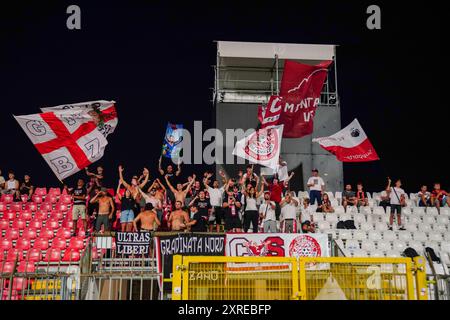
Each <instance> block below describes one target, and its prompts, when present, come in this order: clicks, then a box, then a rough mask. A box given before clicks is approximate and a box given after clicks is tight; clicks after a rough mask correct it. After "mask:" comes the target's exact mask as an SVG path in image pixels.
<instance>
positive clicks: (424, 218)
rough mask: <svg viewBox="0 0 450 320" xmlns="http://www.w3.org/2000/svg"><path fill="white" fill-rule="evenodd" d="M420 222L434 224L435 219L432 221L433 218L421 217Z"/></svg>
mask: <svg viewBox="0 0 450 320" xmlns="http://www.w3.org/2000/svg"><path fill="white" fill-rule="evenodd" d="M422 221H423V223H426V224H434V223H435V222H436V219H434V217H433V216H423V218H422Z"/></svg>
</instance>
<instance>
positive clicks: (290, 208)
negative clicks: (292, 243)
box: [280, 192, 298, 233]
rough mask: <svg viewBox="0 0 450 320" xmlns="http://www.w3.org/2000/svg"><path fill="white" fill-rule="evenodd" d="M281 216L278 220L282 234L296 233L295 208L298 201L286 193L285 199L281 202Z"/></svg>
mask: <svg viewBox="0 0 450 320" xmlns="http://www.w3.org/2000/svg"><path fill="white" fill-rule="evenodd" d="M280 206H281V215H280V220H281V224H282V225H283V228H282V229H283V232H286V233H295V232H297V207H298V201H297V200H295V199H293V198H292V196H291V194H290V193H289V192H288V193H287V194H286V197H285V198H284V199H283V200H281V203H280Z"/></svg>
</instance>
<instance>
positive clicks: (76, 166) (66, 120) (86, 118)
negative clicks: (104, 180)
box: [14, 107, 117, 180]
mask: <svg viewBox="0 0 450 320" xmlns="http://www.w3.org/2000/svg"><path fill="white" fill-rule="evenodd" d="M107 110H108V111H107V112H105V113H103V112H101V111H99V110H91V109H67V110H57V111H52V112H44V113H40V114H31V115H24V116H14V118H15V119H16V120H17V122H18V123H19V125H20V126H21V127H22V129H23V130H24V131H25V133H26V134H27V136H28V138H30V140H31V142H32V143H33V144H34V146H35V147H36V149H37V150H38V151H39V153H40V154H41V155H42V157H43V158H44V159H45V161H46V162H47V164H48V165H49V166H50V168H51V169H52V171H53V172H54V173H55V175H56V176H57V177H58V179H60V180H63V179H65V178H67V177H69V176H71V175H73V174H74V173H76V172H78V171H80V170H82V169H84V168H85V167H87V166H89V165H90V164H91V163H93V162H95V161H97V160H99V159H100V158H101V157H103V154H104V151H105V147H106V145H107V144H108V141H107V140H106V137H105V132H106V131H102V130H101V129H102V128H104V124H105V123H108V121H111V119H114V118H115V120H114V121H117V113H116V111H115V108H114V107H113V109H107ZM106 135H107V134H106Z"/></svg>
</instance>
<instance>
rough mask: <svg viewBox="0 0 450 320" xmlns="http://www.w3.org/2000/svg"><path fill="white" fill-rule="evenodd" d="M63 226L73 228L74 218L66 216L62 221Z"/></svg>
mask: <svg viewBox="0 0 450 320" xmlns="http://www.w3.org/2000/svg"><path fill="white" fill-rule="evenodd" d="M62 227H63V228H68V229H72V228H73V221H72V220H67V218H66V219H65V220H63V222H62Z"/></svg>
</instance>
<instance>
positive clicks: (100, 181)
mask: <svg viewBox="0 0 450 320" xmlns="http://www.w3.org/2000/svg"><path fill="white" fill-rule="evenodd" d="M85 171H86V175H87V176H88V177H90V178H95V179H97V182H98V184H99V185H100V186H103V181H104V180H103V179H104V178H105V177H104V175H103V167H102V166H98V167H97V169H96V171H97V173H92V172H89V168H88V167H86V168H85Z"/></svg>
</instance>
